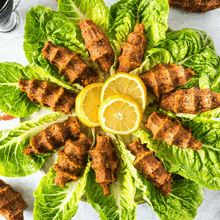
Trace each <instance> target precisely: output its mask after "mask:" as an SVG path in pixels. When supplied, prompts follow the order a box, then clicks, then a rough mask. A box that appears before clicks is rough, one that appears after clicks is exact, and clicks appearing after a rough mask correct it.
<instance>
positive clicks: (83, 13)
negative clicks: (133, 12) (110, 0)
mask: <svg viewBox="0 0 220 220" xmlns="http://www.w3.org/2000/svg"><path fill="white" fill-rule="evenodd" d="M58 3H59V4H58V11H59V12H60V13H62V14H64V15H66V16H67V17H68V18H69V19H70V20H71V21H72V22H73V23H74V24H75V25H76V26H77V25H78V22H79V21H80V20H81V19H92V20H93V22H94V23H95V24H96V25H98V26H99V27H100V28H101V29H102V30H103V31H104V32H105V33H107V32H108V19H109V8H108V7H107V6H106V5H105V2H104V1H103V0H84V1H81V0H59V2H58Z"/></svg>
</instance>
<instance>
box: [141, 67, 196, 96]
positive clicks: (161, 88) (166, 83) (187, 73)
mask: <svg viewBox="0 0 220 220" xmlns="http://www.w3.org/2000/svg"><path fill="white" fill-rule="evenodd" d="M194 75H195V73H194V71H192V70H191V69H186V70H184V68H183V67H182V66H177V65H175V64H171V63H170V64H167V65H162V64H161V63H160V64H158V65H157V66H155V67H154V68H153V69H152V70H150V71H148V72H146V73H143V74H141V75H139V76H140V78H141V79H142V81H143V82H144V84H145V85H146V86H147V88H148V89H149V91H150V92H151V93H153V94H154V95H155V96H157V97H158V98H159V96H160V95H162V94H164V93H168V92H171V91H172V90H174V89H175V88H176V87H178V86H183V85H185V84H186V83H187V82H188V80H190V79H191V78H192V77H193V76H194Z"/></svg>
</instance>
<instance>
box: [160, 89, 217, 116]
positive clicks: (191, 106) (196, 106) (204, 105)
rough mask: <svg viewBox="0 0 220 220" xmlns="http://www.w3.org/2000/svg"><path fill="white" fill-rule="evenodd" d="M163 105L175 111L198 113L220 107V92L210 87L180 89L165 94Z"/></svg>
mask: <svg viewBox="0 0 220 220" xmlns="http://www.w3.org/2000/svg"><path fill="white" fill-rule="evenodd" d="M161 107H163V108H164V109H166V110H168V111H172V112H174V113H189V114H198V113H201V112H206V111H209V110H211V109H215V108H218V107H220V94H219V93H214V92H211V91H210V89H197V88H191V89H179V90H177V91H175V92H170V93H167V94H164V95H163V96H162V98H161Z"/></svg>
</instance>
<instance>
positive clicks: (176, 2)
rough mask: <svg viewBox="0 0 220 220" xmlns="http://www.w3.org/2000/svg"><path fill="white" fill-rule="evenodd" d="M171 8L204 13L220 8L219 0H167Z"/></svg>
mask: <svg viewBox="0 0 220 220" xmlns="http://www.w3.org/2000/svg"><path fill="white" fill-rule="evenodd" d="M169 4H170V7H171V8H182V9H183V10H185V11H187V12H198V13H204V12H207V11H210V10H213V9H217V8H220V0H190V1H189V0H169Z"/></svg>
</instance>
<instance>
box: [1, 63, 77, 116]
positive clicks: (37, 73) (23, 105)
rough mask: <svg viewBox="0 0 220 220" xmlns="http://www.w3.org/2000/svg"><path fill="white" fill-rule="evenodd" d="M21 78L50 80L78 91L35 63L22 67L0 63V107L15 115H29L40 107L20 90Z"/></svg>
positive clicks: (15, 64)
mask: <svg viewBox="0 0 220 220" xmlns="http://www.w3.org/2000/svg"><path fill="white" fill-rule="evenodd" d="M21 78H23V79H28V80H30V79H34V78H36V79H39V80H43V81H50V82H52V83H55V84H57V85H59V86H62V87H64V88H66V89H69V90H74V91H75V92H79V91H80V90H79V89H80V88H76V87H73V86H70V85H68V84H67V83H65V82H62V81H60V80H58V79H57V78H56V77H53V76H51V75H50V74H49V72H47V71H45V70H44V69H43V68H41V67H39V66H37V65H29V66H26V67H24V66H22V65H20V64H18V63H8V62H6V63H0V95H1V99H0V109H1V110H2V111H3V112H5V113H7V114H9V115H12V116H15V117H27V116H30V115H32V114H33V113H34V112H36V111H37V110H38V109H39V108H40V107H41V106H40V105H39V104H34V103H32V102H31V101H30V99H29V98H28V97H27V94H26V93H24V92H22V91H21V90H20V88H19V84H18V80H19V79H21Z"/></svg>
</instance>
